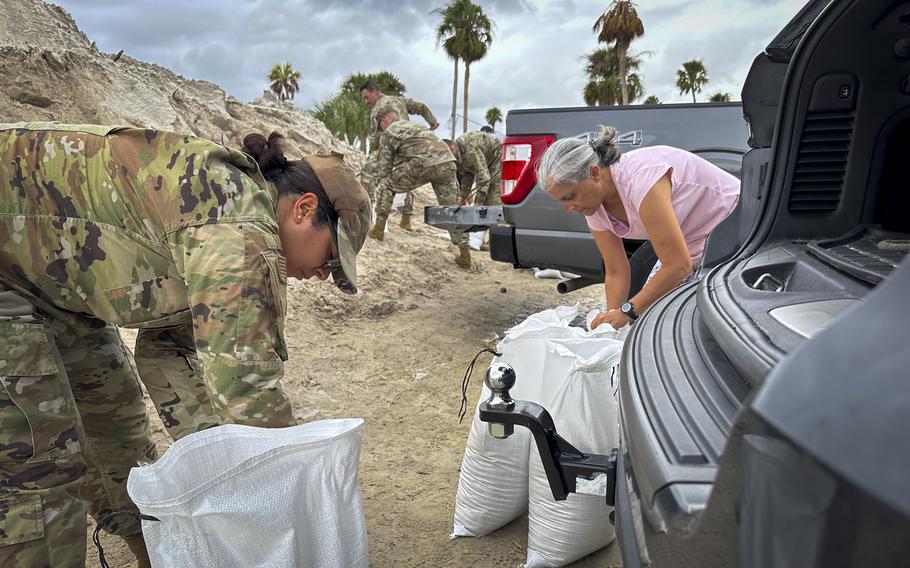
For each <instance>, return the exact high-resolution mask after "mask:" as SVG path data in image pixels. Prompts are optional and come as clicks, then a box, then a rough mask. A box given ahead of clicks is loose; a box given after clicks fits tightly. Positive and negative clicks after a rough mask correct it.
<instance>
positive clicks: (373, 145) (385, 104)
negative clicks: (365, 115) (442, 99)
mask: <svg viewBox="0 0 910 568" xmlns="http://www.w3.org/2000/svg"><path fill="white" fill-rule="evenodd" d="M360 94H361V96H362V97H363V101H364V102H365V103H366V104H367V105H369V106H370V155H369V156H368V157H367V161H369V160H371V159H375V157H376V150H377V148H378V147H379V137H380V135H381V134H382V131H381V130H380V128H379V117H381V116H385V115H386V114H388V113H390V112H394V113H395V114H397V115H398V116H399V118H401V119H402V120H407V119H408V115H411V114H419V115H420V116H422V117H423V119H424V120H426V121H427V124H428V125H430V130H436V129H437V128H438V127H439V121H438V120H436V117H435V116H433V113H432V112H431V111H430V107H428V106H427V105H425V104H423V103H422V102H420V101H415V100H414V99H411V98H408V97H394V96H390V95H384V94H383V93H382V91H380V90H379V87H378V86H377V85H376V82H375V81H373V80H372V79H371V80H369V81H367V82H366V83H364V84H363V86H362V87H361V88H360ZM376 197H377V196H375V195H371V196H370V199H375V198H376ZM413 214H414V194H413V193H411V192H407V193H406V194H405V198H404V206H403V207H402V208H401V228H402V229H404V230H406V231H412V230H414V229H413V227H412V226H411V217H412V216H413Z"/></svg>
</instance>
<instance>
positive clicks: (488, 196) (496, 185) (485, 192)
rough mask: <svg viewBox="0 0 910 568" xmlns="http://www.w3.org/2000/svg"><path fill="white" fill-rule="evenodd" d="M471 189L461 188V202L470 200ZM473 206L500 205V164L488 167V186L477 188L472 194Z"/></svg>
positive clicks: (498, 162)
mask: <svg viewBox="0 0 910 568" xmlns="http://www.w3.org/2000/svg"><path fill="white" fill-rule="evenodd" d="M472 189H473V188H471V187H462V188H461V194H460V197H461V202H462V203H467V201H468V200H469V199H470V198H471V190H472ZM473 197H474V199H473V201H474V205H502V162H500V161H497V162H496V164H495V165H494V166H490V185H488V186H487V187H484V188H477V190H476V193H474V196H473Z"/></svg>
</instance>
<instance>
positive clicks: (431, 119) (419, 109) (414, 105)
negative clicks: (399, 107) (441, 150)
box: [404, 97, 439, 129]
mask: <svg viewBox="0 0 910 568" xmlns="http://www.w3.org/2000/svg"><path fill="white" fill-rule="evenodd" d="M404 104H405V106H407V108H408V114H419V115H420V116H422V117H423V119H424V120H426V121H427V124H429V125H430V128H431V129H433V128H436V127H437V126H439V121H438V120H436V117H435V116H433V113H432V111H430V107H428V106H427V105H425V104H423V103H422V102H420V101H415V100H414V99H411V98H408V97H404Z"/></svg>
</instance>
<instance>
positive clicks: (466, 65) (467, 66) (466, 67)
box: [462, 61, 471, 132]
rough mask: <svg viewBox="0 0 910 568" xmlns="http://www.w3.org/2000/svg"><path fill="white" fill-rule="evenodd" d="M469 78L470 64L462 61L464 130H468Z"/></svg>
mask: <svg viewBox="0 0 910 568" xmlns="http://www.w3.org/2000/svg"><path fill="white" fill-rule="evenodd" d="M470 80H471V64H470V63H468V62H467V61H465V62H464V116H463V117H462V118H464V130H462V132H467V131H468V82H469V81H470Z"/></svg>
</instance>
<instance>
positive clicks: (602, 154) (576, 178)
mask: <svg viewBox="0 0 910 568" xmlns="http://www.w3.org/2000/svg"><path fill="white" fill-rule="evenodd" d="M618 135H619V133H618V132H617V131H616V129H615V128H613V127H612V126H601V127H600V134H599V135H597V137H596V138H594V139H593V140H591V141H590V142H589V141H586V140H583V139H580V138H563V139H562V140H557V141H556V143H555V144H553V145H552V146H550V148H549V149H548V150H547V152H546V153H545V154H544V155H543V157H542V158H541V159H540V165H538V166H537V179H538V180H539V181H540V185H541V186H542V187H543V188H544V189H547V188H548V187H549V186H551V185H552V184H554V183H578V182H580V181H584V180H585V179H586V178H587V177H588V175H589V174H590V172H591V166H593V165H594V164H597V165H599V166H601V167H607V166H609V165H610V164H615V163H616V162H618V161H619V157H620V155H621V154H622V150H620V149H619V146H617V145H616V138H617V136H618Z"/></svg>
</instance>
